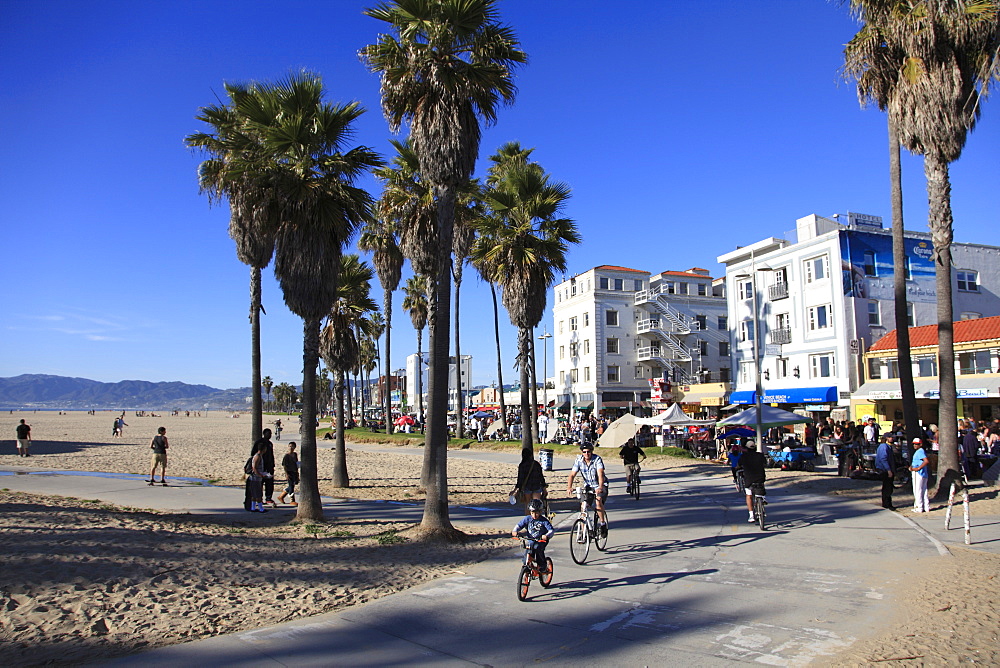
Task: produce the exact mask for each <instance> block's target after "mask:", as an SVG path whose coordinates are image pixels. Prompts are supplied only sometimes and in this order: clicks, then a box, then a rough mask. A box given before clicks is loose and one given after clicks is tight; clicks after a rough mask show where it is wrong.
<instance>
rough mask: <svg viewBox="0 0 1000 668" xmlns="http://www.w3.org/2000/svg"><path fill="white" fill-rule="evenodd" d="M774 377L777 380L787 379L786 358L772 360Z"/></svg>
mask: <svg viewBox="0 0 1000 668" xmlns="http://www.w3.org/2000/svg"><path fill="white" fill-rule="evenodd" d="M774 375H775V376H776V377H777V378H788V358H787V357H779V358H777V359H775V360H774Z"/></svg>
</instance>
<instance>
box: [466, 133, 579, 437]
mask: <svg viewBox="0 0 1000 668" xmlns="http://www.w3.org/2000/svg"><path fill="white" fill-rule="evenodd" d="M491 160H492V161H493V165H492V166H491V168H490V176H491V179H490V180H489V183H490V185H489V186H488V188H487V189H486V192H485V194H484V197H485V200H486V203H487V205H488V206H489V208H490V211H491V213H490V215H488V216H486V217H484V218H483V219H481V221H480V223H479V234H480V237H479V239H478V241H477V243H476V246H475V248H474V249H473V255H474V256H475V257H476V259H477V261H478V263H479V266H480V267H482V268H483V270H484V271H485V273H486V274H487V275H488V276H489V278H490V280H492V281H493V282H495V283H497V284H499V285H500V286H501V287H502V292H501V300H502V301H503V305H504V307H505V308H506V309H507V314H508V315H509V316H510V321H511V324H513V325H514V326H515V327H517V328H518V354H517V364H518V368H519V370H520V380H521V422H522V425H523V428H522V429H521V449H522V452H526V453H528V455H529V456H531V455H532V453H533V451H534V444H533V440H532V429H531V423H532V422H535V420H534V412H535V411H534V406H533V404H532V397H531V384H532V383H531V368H532V366H533V356H532V353H531V350H532V343H533V342H534V335H533V332H534V328H535V326H536V325H538V323H539V322H540V321H541V319H542V315H543V313H544V312H545V301H546V295H547V293H548V287H549V286H550V285H551V284H552V282H553V281H554V280H555V277H556V274H557V273H558V272H562V271H565V270H566V253H567V251H568V249H569V244H576V243H580V235H579V233H578V232H577V230H576V225H575V224H574V222H573V221H572V220H571V219H569V218H564V217H561V213H562V209H563V207H564V206H565V204H566V202H567V201H568V200H569V197H570V190H569V187H568V186H566V185H565V184H562V183H556V182H552V181H551V180H550V178H549V176H548V175H547V174H546V173H545V171H544V170H543V169H542V168H541V166H539V165H538V163H535V162H529V161H528V160H527V155H526V154H525V157H524V158H520V159H509V158H508V156H506V155H505V154H504V153H498V154H496V155H494V156H493V157H492V158H491Z"/></svg>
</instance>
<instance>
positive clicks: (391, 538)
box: [375, 529, 406, 545]
mask: <svg viewBox="0 0 1000 668" xmlns="http://www.w3.org/2000/svg"><path fill="white" fill-rule="evenodd" d="M375 540H377V541H378V544H379V545H393V544H395V543H405V542H406V539H405V538H403V537H402V536H400V535H399V533H398V532H397V531H396V530H395V529H389V530H388V531H383V532H382V533H378V534H375Z"/></svg>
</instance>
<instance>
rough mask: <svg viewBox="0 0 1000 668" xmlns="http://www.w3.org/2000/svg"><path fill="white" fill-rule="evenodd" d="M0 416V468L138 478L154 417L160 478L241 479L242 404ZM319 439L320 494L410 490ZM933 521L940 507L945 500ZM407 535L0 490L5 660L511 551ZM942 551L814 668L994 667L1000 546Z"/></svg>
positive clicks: (667, 463) (125, 649)
mask: <svg viewBox="0 0 1000 668" xmlns="http://www.w3.org/2000/svg"><path fill="white" fill-rule="evenodd" d="M9 417H10V419H9V423H10V424H9V425H8V427H9V432H10V434H9V437H8V438H7V439H4V440H2V441H0V464H4V465H10V466H32V467H38V468H47V469H59V470H84V471H107V472H119V473H136V474H147V473H148V472H149V459H150V455H149V453H150V450H149V441H150V439H151V438H152V436H153V434H155V433H156V429H157V427H160V426H164V427H166V428H167V436H168V437H169V439H170V451H169V464H168V468H167V477H168V479H169V478H170V477H171V476H181V477H193V478H202V479H206V480H211V481H214V482H215V483H216V484H222V485H234V486H242V484H243V476H242V466H243V462H244V461H245V460H246V456H247V454H248V453H249V449H250V439H249V436H248V434H249V431H250V418H249V416H248V415H245V414H244V415H242V416H241V417H238V418H234V417H231V416H229V415H227V414H220V413H210V414H207V415H205V416H204V417H185V416H183V415H181V416H169V415H164V416H162V417H142V418H138V417H134V416H132V415H126V416H125V421H126V422H127V423H128V426H127V427H126V428H125V434H124V437H123V438H112V437H111V426H112V421H113V419H114V417H115V414H113V413H110V412H101V413H98V414H97V415H88V414H86V413H82V412H71V413H69V414H66V415H59V414H58V413H52V412H38V413H32V412H20V413H18V412H15V413H13V414H12V415H10V416H9ZM21 418H24V419H25V420H26V421H27V422H28V423H29V424H30V425H32V437H33V438H34V439H35V443H34V444H33V446H32V455H33V456H32V457H30V458H21V457H17V455H16V454H15V453H16V450H15V446H14V441H13V428H14V425H15V424H16V423H17V421H18V420H20V419H21ZM283 422H284V423H285V425H286V429H285V431H284V432H283V434H282V436H283V439H282V440H281V441H275V452H276V455H278V456H279V458H280V453H282V452H283V451H284V450H285V447H286V445H287V443H288V441H290V440H296V441H297V440H298V438H297V434H296V433H295V428H294V427H293V425H297V420H296V419H295V418H283ZM289 427H292V428H291V429H289ZM331 446H332V442H330V441H320V442H319V448H318V461H319V470H320V475H321V481H320V488H321V491H322V493H323V494H325V495H331V496H346V497H349V498H381V499H396V500H419V499H420V496H419V494H418V492H417V490H416V481H417V476H418V475H419V470H420V457H419V456H414V455H407V454H402V453H401V454H398V455H393V456H389V457H387V456H385V455H384V454H382V455H378V454H373V453H366V452H362V451H359V450H355V449H349V452H348V470H349V473H350V476H351V479H352V487H351V488H350V489H349V490H337V489H334V488H333V487H332V486H331V485H330V481H329V476H330V473H331V471H332V467H333V454H332V451H331V450H330V447H331ZM645 466H646V467H647V468H684V469H685V470H686V471H689V472H692V473H701V474H704V475H709V476H716V475H718V476H726V477H728V476H729V469H728V467H726V466H720V465H717V464H712V463H708V462H703V461H699V460H690V459H678V458H669V457H653V458H651V460H650V461H648V462H647V463H646V465H645ZM514 474H515V471H514V467H512V466H510V465H505V464H493V463H488V462H468V461H463V460H461V459H458V458H454V457H453V458H451V459H450V460H449V479H450V483H449V498H450V500H451V501H452V502H453V503H461V504H475V505H487V504H497V503H503V502H505V501H506V497H507V493H508V492H509V490H510V488H511V487H512V486H513V483H514ZM768 475H769V486H770V487H772V488H775V487H787V488H788V489H789V490H790V491H795V492H802V493H816V494H836V495H840V496H843V497H845V498H851V499H857V500H861V501H866V502H869V503H873V504H877V503H878V497H879V484H878V483H877V482H872V481H859V480H848V479H845V478H838V477H836V476H835V475H833V474H831V473H830V472H823V471H817V472H816V473H804V472H792V471H788V472H784V471H778V470H771V471H769V473H768ZM322 478H325V480H323V479H322ZM552 489H553V491H554V492H555V493H556V497H557V498H558V495H560V494H561V493H562V492H563V488H562V486H561V485H554V486H553V488H552ZM897 495H898V497H897V498H898V500H897V503H896V505H897V506H898V507H900V508H906V506H908V502H909V501H910V495H909V493H908V492H907V491H905V490H898V491H897ZM565 503H567V505H568V504H569V502H568V501H567V502H565ZM972 508H973V510H972V512H973V514H975V513H977V512H981V513H984V514H998V512H1000V511H998V509H1000V500H998V498H997V493H996V491H995V490H981V489H980V490H975V491H974V493H973V495H972ZM903 512H904V513H907V512H909V511H908V510H903ZM934 513H936V514H940V515H942V516H943V513H944V510H943V509H940V508H937V509H935V510H933V511H932V514H934ZM959 517H960V516H959ZM959 521H960V519H959ZM407 528H408V527H407V526H404V525H387V524H382V523H371V522H369V523H354V522H341V521H338V520H337V519H329V520H328V522H327V523H325V524H323V525H319V526H313V527H307V526H303V525H297V524H287V523H285V522H284V521H283V520H280V519H278V518H277V517H276V516H274V515H272V516H268V517H267V521H264V522H254V525H253V526H247V525H246V524H245V523H242V522H228V523H225V522H219V521H206V520H198V519H192V518H191V517H190V516H186V515H172V514H169V513H161V512H153V511H146V510H137V509H123V508H116V507H113V506H108V505H105V504H100V503H93V502H87V501H83V500H72V501H66V500H62V499H55V498H48V497H40V496H36V495H26V494H13V493H9V492H0V534H2V538H3V541H4V551H5V554H6V555H7V566H8V567H7V568H5V569H4V570H3V573H2V574H0V640H3V641H4V647H5V649H4V655H5V663H7V664H8V665H24V664H42V663H46V662H49V661H51V662H54V663H80V662H86V661H95V660H100V659H102V658H108V657H111V656H117V655H121V654H127V653H130V652H134V651H138V650H141V649H145V648H149V647H154V646H159V645H164V644H170V643H175V642H182V641H185V640H192V639H196V638H203V637H208V636H211V635H215V634H219V633H231V632H237V631H241V630H247V629H252V628H258V627H261V626H266V625H270V624H275V623H278V622H282V621H286V620H288V619H292V618H297V617H304V616H308V615H312V614H317V613H321V612H327V611H331V610H337V609H341V608H344V607H348V606H351V605H356V604H358V603H363V602H365V601H367V600H371V599H373V598H377V597H379V596H384V595H386V594H390V593H393V592H396V591H400V590H402V589H406V588H407V587H410V586H413V585H414V584H417V583H419V582H423V581H426V580H428V579H431V578H434V577H438V576H440V575H443V574H447V573H452V572H455V571H456V570H458V571H460V570H461V569H462V568H463V565H467V564H470V563H474V562H477V561H480V560H482V559H485V558H488V557H489V556H490V555H492V554H496V553H497V551H502V550H509V549H510V541H509V539H508V538H506V537H505V535H502V534H499V533H496V534H484V533H480V534H478V535H473V536H471V540H470V541H469V542H468V543H467V544H466V545H463V546H460V547H455V546H441V545H435V544H425V543H422V542H418V541H410V540H407V539H406V538H405V536H406V529H407ZM460 528H461V527H460ZM952 552H953V555H952V556H944V557H935V558H929V559H922V560H916V561H906V560H905V555H901V560H900V561H901V563H900V571H899V573H898V574H897V575H898V578H899V580H900V581H901V582H903V583H904V584H902V585H900V587H899V588H898V590H897V600H898V601H899V602H900V606H899V614H898V615H897V617H896V618H894V619H886V620H879V622H878V623H875V620H873V624H872V634H871V637H869V638H863V639H860V640H859V641H858V642H857V643H855V645H854V646H852V647H850V648H848V649H847V650H846V651H845V652H844V653H842V654H840V655H838V656H833V657H824V658H822V659H818V660H817V661H816V662H815V663H816V665H868V664H872V663H875V662H880V663H881V662H885V663H887V665H904V664H905V665H927V666H931V665H946V664H947V665H951V664H955V663H962V662H968V661H975V662H976V663H985V664H987V665H990V664H992V665H1000V639H998V629H1000V612H998V606H997V605H996V600H995V599H996V596H995V592H996V591H997V582H1000V556H998V555H995V554H987V553H984V552H979V551H976V550H967V549H954V550H953V551H952ZM362 555H363V556H362ZM12 564H16V565H17V566H16V568H12V567H11V565H12ZM912 657H916V658H912Z"/></svg>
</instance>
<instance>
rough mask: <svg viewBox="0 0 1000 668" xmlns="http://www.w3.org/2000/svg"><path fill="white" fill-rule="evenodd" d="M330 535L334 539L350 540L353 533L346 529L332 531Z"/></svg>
mask: <svg viewBox="0 0 1000 668" xmlns="http://www.w3.org/2000/svg"><path fill="white" fill-rule="evenodd" d="M330 535H331V536H333V537H335V538H351V537H352V536H354V532H353V531H348V530H347V529H334V530H333V531H331V532H330Z"/></svg>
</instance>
